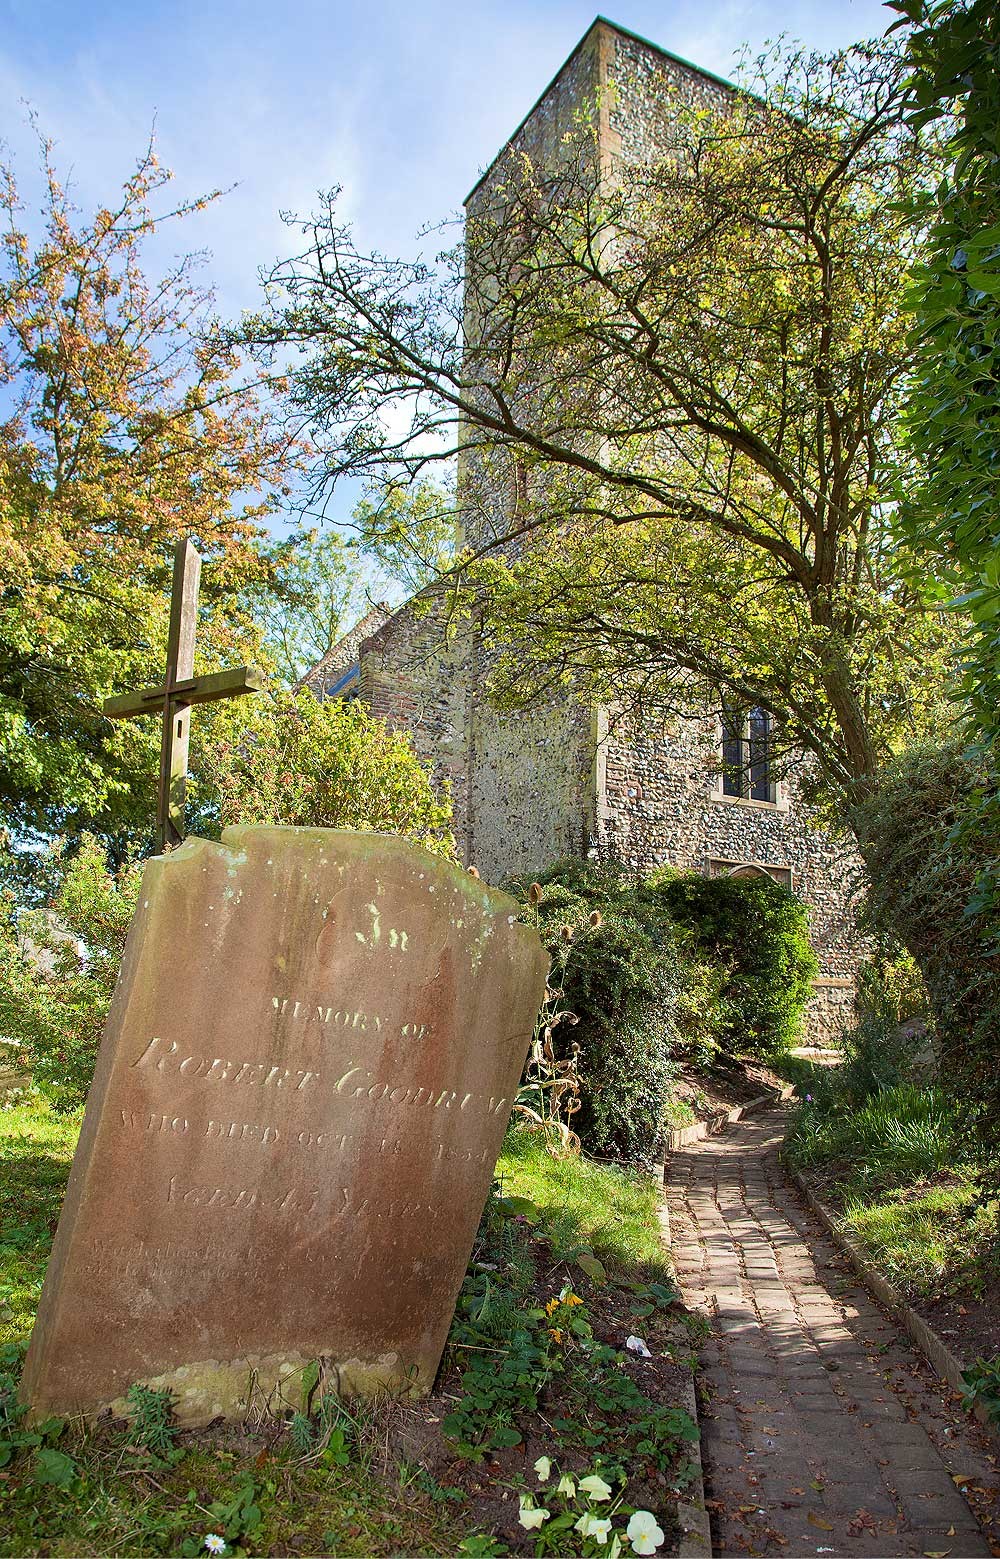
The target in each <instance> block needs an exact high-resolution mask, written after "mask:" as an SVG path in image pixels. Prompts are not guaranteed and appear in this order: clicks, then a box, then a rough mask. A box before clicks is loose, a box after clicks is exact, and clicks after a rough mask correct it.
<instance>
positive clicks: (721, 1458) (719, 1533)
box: [667, 1111, 1000, 1559]
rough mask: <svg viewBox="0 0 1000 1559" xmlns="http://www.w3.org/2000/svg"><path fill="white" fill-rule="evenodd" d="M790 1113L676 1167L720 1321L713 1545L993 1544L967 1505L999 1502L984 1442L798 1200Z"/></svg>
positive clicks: (838, 1550) (967, 1548)
mask: <svg viewBox="0 0 1000 1559" xmlns="http://www.w3.org/2000/svg"><path fill="white" fill-rule="evenodd" d="M783 1126H784V1117H783V1113H782V1112H781V1111H774V1112H772V1113H770V1114H768V1115H763V1116H758V1117H756V1119H753V1120H746V1121H741V1122H740V1123H739V1124H738V1125H736V1126H734V1127H731V1128H730V1129H729V1131H728V1132H726V1133H725V1134H724V1135H723V1136H719V1137H712V1138H709V1139H708V1140H707V1141H705V1142H698V1143H694V1144H692V1145H691V1146H690V1147H687V1148H684V1149H682V1150H680V1151H679V1152H677V1153H674V1154H673V1155H672V1156H671V1160H670V1163H669V1165H668V1169H667V1199H668V1203H669V1206H670V1222H671V1235H672V1241H673V1254H674V1258H675V1261H676V1263H677V1275H678V1280H679V1282H680V1285H681V1288H682V1291H683V1294H684V1298H685V1299H686V1300H687V1302H688V1304H689V1305H692V1306H694V1307H697V1308H700V1309H701V1310H703V1311H704V1312H705V1313H706V1315H707V1316H708V1317H709V1318H710V1321H711V1330H710V1333H709V1335H708V1337H707V1338H706V1340H705V1342H704V1344H703V1346H702V1349H701V1365H702V1374H701V1382H702V1388H703V1404H704V1405H703V1411H702V1452H703V1456H704V1460H705V1473H706V1484H707V1487H706V1493H707V1495H708V1499H709V1510H710V1513H711V1516H712V1526H713V1547H714V1551H715V1552H716V1553H717V1554H723V1553H724V1554H730V1553H734V1554H740V1553H742V1554H785V1555H788V1556H791V1555H803V1554H823V1555H828V1556H833V1559H838V1556H849V1555H886V1556H888V1555H897V1554H932V1555H935V1556H943V1555H946V1554H947V1555H950V1556H951V1559H963V1556H971V1555H979V1554H990V1553H991V1552H994V1553H996V1552H1000V1548H991V1545H990V1541H989V1539H988V1537H987V1534H986V1532H985V1531H984V1529H983V1527H981V1526H980V1523H979V1521H978V1520H977V1518H976V1515H975V1514H974V1513H973V1508H972V1507H973V1505H975V1506H976V1507H977V1508H978V1509H979V1510H980V1511H981V1512H983V1511H988V1510H989V1507H990V1505H991V1503H992V1504H993V1508H994V1509H996V1502H997V1499H998V1494H1000V1489H998V1482H1000V1476H998V1471H997V1466H996V1461H995V1459H993V1457H991V1451H992V1450H994V1448H993V1447H992V1444H991V1442H990V1441H989V1440H988V1438H987V1437H986V1436H985V1435H984V1434H983V1433H982V1431H981V1430H980V1429H979V1426H978V1425H976V1424H974V1423H973V1422H972V1421H970V1420H969V1419H968V1418H967V1416H966V1415H965V1414H964V1413H963V1412H962V1410H961V1408H960V1406H958V1404H957V1403H955V1402H954V1400H952V1399H949V1395H948V1388H947V1386H946V1385H944V1383H943V1382H941V1381H939V1380H938V1378H937V1377H936V1376H935V1375H934V1374H933V1373H932V1372H931V1370H930V1369H929V1367H928V1366H927V1365H926V1363H925V1362H924V1361H923V1359H922V1358H921V1357H920V1356H919V1355H918V1354H917V1353H916V1352H915V1351H914V1350H913V1348H912V1347H911V1346H910V1343H909V1340H908V1338H907V1337H906V1336H905V1334H904V1333H902V1332H901V1331H900V1329H899V1328H898V1327H897V1326H896V1325H895V1324H894V1323H893V1322H892V1321H891V1320H890V1319H888V1318H887V1317H886V1315H885V1314H884V1313H883V1312H882V1311H881V1310H880V1309H879V1308H878V1307H877V1305H876V1304H875V1303H874V1302H873V1301H872V1300H871V1299H870V1298H869V1297H868V1295H867V1293H866V1292H865V1290H864V1289H863V1288H862V1287H861V1286H860V1285H859V1283H858V1282H857V1280H856V1278H855V1277H854V1275H853V1273H852V1272H851V1270H850V1268H849V1267H848V1266H847V1264H846V1262H845V1261H844V1260H843V1258H842V1257H841V1256H840V1255H839V1254H838V1252H837V1251H836V1250H835V1248H834V1246H833V1245H832V1244H831V1242H830V1241H829V1239H828V1238H827V1237H826V1235H825V1234H824V1232H823V1230H822V1228H821V1227H820V1225H819V1224H818V1223H817V1222H816V1221H815V1219H814V1218H813V1217H812V1215H811V1214H810V1213H809V1212H808V1211H807V1210H806V1209H805V1208H804V1206H803V1204H802V1202H801V1200H800V1198H799V1196H798V1193H797V1191H796V1190H795V1188H794V1187H793V1186H792V1183H791V1182H790V1180H789V1179H788V1178H787V1177H786V1175H785V1173H784V1170H783V1169H782V1166H781V1163H780V1161H779V1158H778V1148H779V1146H780V1143H781V1137H782V1132H783ZM994 1455H995V1452H994ZM984 1520H986V1521H988V1516H984Z"/></svg>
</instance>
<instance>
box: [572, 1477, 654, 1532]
mask: <svg viewBox="0 0 1000 1559" xmlns="http://www.w3.org/2000/svg"><path fill="white" fill-rule="evenodd" d="M580 1488H581V1489H582V1490H583V1492H584V1494H586V1496H587V1498H588V1499H593V1500H601V1499H610V1498H611V1485H610V1483H605V1481H604V1479H603V1478H599V1477H598V1476H597V1473H596V1472H592V1473H591V1474H590V1477H589V1478H581V1479H580ZM650 1551H651V1552H652V1550H650Z"/></svg>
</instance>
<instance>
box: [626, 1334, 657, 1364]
mask: <svg viewBox="0 0 1000 1559" xmlns="http://www.w3.org/2000/svg"><path fill="white" fill-rule="evenodd" d="M625 1346H626V1348H627V1349H628V1350H629V1352H630V1353H637V1354H638V1355H639V1357H640V1359H651V1358H652V1357H653V1355H652V1354H651V1353H650V1351H649V1349H648V1348H647V1347H646V1344H645V1343H644V1342H643V1340H642V1338H641V1337H626V1339H625Z"/></svg>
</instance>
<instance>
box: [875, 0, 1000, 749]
mask: <svg viewBox="0 0 1000 1559" xmlns="http://www.w3.org/2000/svg"><path fill="white" fill-rule="evenodd" d="M894 9H896V10H898V11H901V12H902V13H903V16H904V18H905V19H906V20H908V21H909V23H910V24H911V28H910V32H909V37H908V46H909V53H910V59H911V62H912V66H913V76H912V79H911V81H910V82H909V98H908V101H909V104H910V109H911V119H912V121H913V123H915V124H916V125H921V126H923V125H936V126H938V127H939V128H940V129H943V131H944V134H945V136H946V147H945V154H946V158H947V167H946V172H945V176H944V177H943V178H942V180H941V181H940V183H938V184H937V185H936V186H935V188H934V189H932V190H929V191H927V192H926V193H925V194H924V195H923V197H922V198H921V199H920V200H918V201H916V202H914V205H913V220H914V221H915V222H917V223H919V224H920V225H921V226H923V227H924V228H926V229H927V230H928V238H927V242H926V245H925V247H924V249H923V251H922V252H921V254H920V257H919V260H918V263H917V264H916V266H915V267H914V273H913V280H914V285H913V289H912V293H911V298H910V302H911V306H912V308H913V311H914V314H915V316H916V324H915V329H914V331H913V342H914V348H915V356H914V370H915V371H914V374H913V378H912V385H911V391H910V395H909V398H908V402H907V421H908V430H909V436H910V443H911V446H912V448H913V451H914V454H915V456H916V459H917V461H918V471H919V474H920V480H919V481H918V482H916V483H915V484H914V486H913V488H912V489H911V490H910V491H909V493H908V494H907V498H906V502H905V504H904V507H903V513H902V522H903V523H902V530H903V534H904V536H905V539H906V540H907V542H908V543H909V544H911V545H916V546H917V547H918V548H920V549H921V550H922V551H923V552H925V553H926V554H928V555H929V556H930V558H931V560H932V565H933V567H934V569H935V571H936V572H937V573H938V575H939V578H940V579H941V582H942V585H943V586H944V588H945V590H946V591H948V592H950V593H951V594H953V595H955V596H957V597H958V600H957V602H956V603H955V604H956V605H957V606H958V607H960V608H961V610H962V611H963V613H964V614H965V617H966V619H967V621H968V622H969V625H970V628H971V633H970V635H969V637H968V640H967V645H966V655H965V669H966V676H965V679H964V692H965V693H966V694H967V695H968V697H969V699H970V702H971V707H972V710H973V713H974V715H975V718H976V720H977V722H978V724H979V725H980V728H981V729H982V731H983V732H984V733H985V735H986V737H987V740H988V741H989V743H990V744H991V746H992V747H993V748H994V750H996V748H997V746H998V744H1000V465H998V462H997V446H998V442H1000V15H998V13H997V10H996V7H995V6H994V5H992V4H991V3H990V0H971V3H961V0H938V3H935V4H932V3H928V0H901V3H897V4H896V5H895V6H894Z"/></svg>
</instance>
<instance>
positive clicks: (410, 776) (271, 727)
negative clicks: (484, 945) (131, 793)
mask: <svg viewBox="0 0 1000 1559" xmlns="http://www.w3.org/2000/svg"><path fill="white" fill-rule="evenodd" d="M193 767H194V769H195V772H196V779H197V794H198V799H199V805H200V808H201V812H202V824H201V826H200V828H199V831H200V832H214V833H218V831H219V829H220V828H224V827H225V826H226V825H227V824H230V823H281V824H285V825H288V826H299V827H304V828H363V829H371V830H373V831H374V832H376V833H389V834H405V835H406V836H407V837H409V838H411V839H415V840H416V841H417V843H418V844H422V845H423V846H424V848H425V849H427V850H431V851H433V852H434V853H435V854H437V855H444V856H447V857H449V858H450V859H454V855H455V841H454V838H453V837H452V833H451V800H450V798H449V797H448V796H447V795H444V796H440V795H438V794H437V793H436V792H435V790H434V787H433V785H432V784H431V779H430V775H429V773H428V771H427V769H426V768H425V767H424V765H423V764H422V763H421V762H420V760H419V758H418V757H417V755H416V753H415V752H414V751H413V747H412V746H411V744H410V742H409V740H408V739H407V737H406V736H404V735H402V734H401V733H400V732H398V731H394V730H392V729H391V727H390V726H388V725H387V724H386V723H385V721H384V720H379V719H377V718H376V717H375V716H374V715H372V714H370V713H369V712H368V710H367V709H366V708H365V706H364V705H363V704H361V703H359V702H357V700H351V701H350V702H348V703H345V702H344V701H343V700H342V699H337V698H330V699H318V698H316V697H315V695H314V694H312V693H310V692H309V691H308V690H302V691H300V692H298V693H290V692H283V693H273V694H271V695H269V696H268V697H266V698H257V699H251V698H241V699H235V700H233V701H232V703H229V704H226V705H219V706H217V708H216V710H215V711H214V712H213V715H212V716H211V718H210V719H206V720H205V722H204V729H203V734H202V737H201V740H200V742H199V746H198V751H197V753H196V755H195V761H194V764H193Z"/></svg>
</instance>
